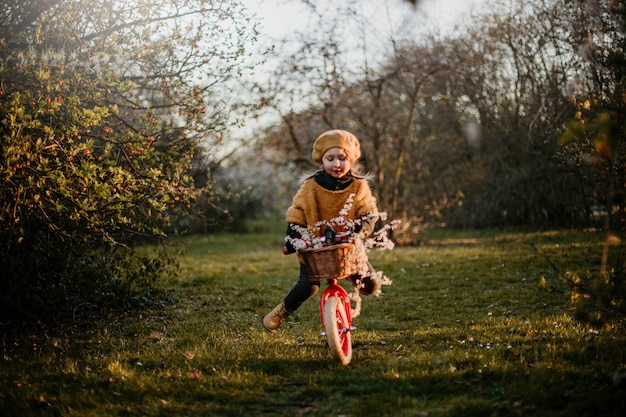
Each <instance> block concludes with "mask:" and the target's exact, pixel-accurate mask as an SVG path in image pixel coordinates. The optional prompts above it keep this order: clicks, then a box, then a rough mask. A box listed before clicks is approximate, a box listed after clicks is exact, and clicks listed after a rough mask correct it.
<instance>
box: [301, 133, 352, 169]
mask: <svg viewBox="0 0 626 417" xmlns="http://www.w3.org/2000/svg"><path fill="white" fill-rule="evenodd" d="M331 148H341V149H343V150H344V151H346V153H347V154H348V158H350V162H354V161H356V160H357V159H359V158H360V157H361V145H360V144H359V140H358V139H357V138H356V136H354V135H353V134H352V133H350V132H347V131H345V130H329V131H328V132H324V133H322V134H321V135H320V136H319V137H318V138H317V139H315V143H313V153H312V157H313V162H317V163H320V162H322V156H324V153H326V151H327V150H329V149H331Z"/></svg>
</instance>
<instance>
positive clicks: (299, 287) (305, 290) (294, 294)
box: [284, 264, 320, 312]
mask: <svg viewBox="0 0 626 417" xmlns="http://www.w3.org/2000/svg"><path fill="white" fill-rule="evenodd" d="M319 289H320V282H319V281H311V280H310V279H309V272H308V271H307V269H306V267H305V266H304V264H300V277H299V278H298V282H296V285H294V286H293V288H292V289H291V291H289V294H287V296H286V297H285V300H284V302H285V308H286V309H287V310H289V311H291V312H293V311H296V309H297V308H298V307H300V306H301V305H302V303H304V302H305V301H306V300H308V299H309V298H311V297H313V296H314V295H315V294H317V292H318V291H319Z"/></svg>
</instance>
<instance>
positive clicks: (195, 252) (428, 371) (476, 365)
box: [0, 231, 626, 416]
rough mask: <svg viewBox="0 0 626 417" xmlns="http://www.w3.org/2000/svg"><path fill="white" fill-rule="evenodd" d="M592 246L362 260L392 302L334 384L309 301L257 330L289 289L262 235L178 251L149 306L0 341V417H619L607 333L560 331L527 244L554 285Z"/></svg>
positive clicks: (512, 245)
mask: <svg viewBox="0 0 626 417" xmlns="http://www.w3.org/2000/svg"><path fill="white" fill-rule="evenodd" d="M602 239H603V236H601V235H599V234H595V233H592V232H585V233H582V232H543V233H540V232H533V233H522V232H493V231H481V232H479V233H478V232H473V233H472V232H463V233H456V234H455V233H450V232H445V233H440V234H439V235H434V234H432V235H430V236H425V238H424V245H423V246H415V247H399V248H396V249H395V250H393V251H391V252H389V251H388V252H376V251H374V252H372V253H371V256H370V258H371V260H372V263H373V264H374V265H375V266H376V267H378V268H379V269H382V270H383V271H384V272H385V274H386V275H387V276H389V278H391V279H392V280H393V285H391V286H388V287H384V293H383V295H382V296H381V297H379V298H376V297H366V298H364V299H363V305H362V311H361V315H360V316H359V317H358V318H357V319H356V320H355V324H356V326H357V330H356V331H355V333H354V334H353V344H354V355H353V361H352V363H351V364H350V365H349V366H348V367H342V366H341V365H339V364H338V363H335V362H334V361H333V360H332V358H331V356H330V354H329V351H328V348H327V346H326V343H325V340H324V338H323V337H322V336H321V335H320V332H321V324H320V318H319V309H318V300H319V297H315V299H313V300H309V302H307V303H306V304H305V305H303V306H302V308H301V309H300V310H298V312H297V313H296V314H295V315H294V316H292V317H291V318H290V319H289V320H288V321H287V322H286V323H285V324H284V325H283V326H282V327H281V329H280V330H279V331H278V332H277V333H276V334H273V335H271V334H268V333H267V332H266V331H265V330H264V329H263V327H262V325H261V318H262V317H263V315H264V314H265V313H266V312H267V311H269V310H270V309H271V308H272V307H274V305H276V304H277V303H278V302H279V301H280V300H281V299H282V297H283V296H284V295H285V293H286V291H287V290H288V289H289V288H290V287H291V286H292V285H293V283H294V282H295V280H296V278H297V265H296V260H295V257H293V256H283V255H282V253H281V251H280V247H281V243H282V236H281V235H280V233H273V232H268V233H264V234H256V235H211V236H197V237H191V238H185V239H182V240H181V246H179V247H178V249H177V250H180V251H181V267H182V270H181V273H180V274H179V275H177V276H171V277H169V278H168V280H167V281H166V282H163V283H162V285H163V288H164V290H165V293H166V301H165V302H164V303H162V305H160V306H157V307H151V308H147V309H145V310H143V311H130V312H127V313H126V314H124V315H119V316H114V317H108V318H106V319H103V318H98V319H97V320H95V321H93V322H87V323H85V322H81V323H79V326H78V327H66V328H65V329H66V332H64V333H54V334H52V332H51V333H50V334H48V333H47V332H44V333H43V334H33V335H31V336H30V337H29V335H24V337H22V338H19V337H14V338H13V339H11V336H10V335H9V337H8V338H7V337H5V340H4V342H3V346H4V350H3V360H2V364H1V366H0V383H1V385H0V415H7V416H9V415H10V416H15V415H50V416H52V415H63V416H72V415H80V416H110V415H131V416H132V415H137V416H179V415H188V416H198V415H216V416H240V415H285V416H293V415H311V416H339V415H345V416H385V415H388V416H486V415H489V416H491V415H495V416H510V415H520V416H572V415H575V416H584V415H589V416H595V415H604V416H621V415H623V414H624V411H626V405H625V400H624V398H625V397H626V396H625V395H624V394H626V391H625V387H626V380H625V381H624V382H622V383H616V382H615V381H616V379H615V377H616V376H618V377H619V376H620V375H621V376H622V377H623V378H626V374H624V372H625V370H624V367H625V364H626V358H625V353H624V352H625V349H624V342H625V341H626V336H625V335H624V327H623V324H622V323H613V324H611V325H607V326H604V327H601V328H594V327H591V326H590V325H588V324H585V323H581V322H578V321H576V320H575V319H573V318H572V316H571V314H569V312H568V310H567V309H568V305H569V300H568V298H567V294H565V293H561V292H552V293H548V292H546V291H544V290H542V289H541V288H540V287H539V285H538V284H539V279H540V277H542V276H543V277H545V278H546V280H547V281H549V282H550V283H551V284H552V285H554V286H556V287H558V286H559V281H558V279H557V275H556V272H555V271H554V269H553V268H552V267H551V266H550V265H549V264H548V263H547V262H546V261H545V259H544V258H543V257H542V256H538V254H537V252H536V251H535V249H534V248H533V247H531V245H530V244H529V243H532V244H533V245H535V247H536V248H538V249H540V250H541V251H543V252H544V253H545V254H546V255H548V256H550V257H551V258H552V260H553V262H554V264H555V265H556V266H557V267H558V268H563V269H564V270H565V269H567V268H571V267H576V268H594V267H597V265H598V262H599V257H600V254H601V250H602ZM145 250H150V249H149V248H146V249H145ZM342 284H343V285H346V282H342ZM346 287H347V286H346ZM94 317H98V316H94ZM16 344H17V345H16Z"/></svg>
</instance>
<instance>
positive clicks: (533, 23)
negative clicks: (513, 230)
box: [252, 0, 621, 242]
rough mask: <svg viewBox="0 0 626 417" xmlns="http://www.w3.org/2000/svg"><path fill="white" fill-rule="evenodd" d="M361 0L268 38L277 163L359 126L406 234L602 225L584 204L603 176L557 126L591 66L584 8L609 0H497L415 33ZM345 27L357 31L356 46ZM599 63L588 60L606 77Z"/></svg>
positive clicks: (571, 111) (615, 31) (298, 159)
mask: <svg viewBox="0 0 626 417" xmlns="http://www.w3.org/2000/svg"><path fill="white" fill-rule="evenodd" d="M361 3H362V2H359V1H354V2H347V3H344V4H342V5H340V6H337V9H336V10H335V11H334V14H333V13H327V12H328V11H327V10H324V13H322V12H321V11H320V10H318V9H317V8H316V7H315V6H314V5H311V8H312V15H311V16H312V19H316V18H317V19H319V22H318V23H319V24H317V25H316V28H318V29H319V30H316V31H314V32H313V33H303V34H302V37H301V40H300V41H299V42H297V43H295V42H289V43H285V45H284V46H283V49H281V48H276V51H277V55H278V57H277V58H276V61H273V62H271V64H272V68H271V69H270V71H271V76H270V77H268V79H267V80H265V79H262V81H260V82H258V83H256V84H255V85H254V87H253V88H252V91H254V92H255V93H256V94H257V95H258V97H259V100H258V101H259V102H261V103H264V104H265V105H266V107H267V108H268V109H269V110H271V112H273V113H272V114H274V115H275V116H276V119H277V123H276V124H275V125H273V126H271V127H270V128H268V129H266V131H265V132H264V134H263V135H261V136H260V137H261V138H262V139H261V143H262V146H263V147H267V146H268V145H269V146H272V148H273V149H275V150H276V152H277V155H276V160H277V161H278V162H277V163H284V162H285V161H288V162H291V163H292V164H294V165H296V166H299V167H301V169H303V170H310V169H311V168H313V167H312V166H311V164H310V156H309V153H310V147H311V143H312V141H313V140H314V139H315V137H317V136H318V135H319V134H320V133H321V132H323V131H324V130H327V129H330V128H336V127H341V128H345V129H348V130H351V131H353V132H354V133H355V134H356V135H357V136H358V137H359V138H360V140H361V143H362V148H363V158H362V163H363V165H364V168H365V171H366V172H368V173H370V174H371V175H372V180H373V182H374V184H373V188H374V190H375V193H376V194H377V198H378V199H379V204H380V205H381V207H383V209H385V210H388V211H389V213H390V216H391V217H392V218H400V219H402V220H403V225H404V229H403V230H398V231H397V237H398V238H401V239H402V240H403V241H406V242H410V241H415V240H416V239H419V237H418V234H419V232H420V231H422V230H424V229H427V228H430V227H433V226H440V225H452V226H458V227H489V226H504V225H527V226H533V227H555V226H556V227H569V226H572V225H574V226H579V225H581V224H584V225H588V226H597V225H598V223H597V216H596V214H597V213H596V212H595V211H594V210H592V208H593V207H595V206H596V205H597V204H598V199H597V190H598V189H600V188H601V187H603V186H604V184H605V183H604V182H603V181H602V179H601V178H600V177H598V176H597V175H589V174H590V173H589V171H584V170H581V169H580V167H579V166H577V165H576V164H572V163H571V160H570V159H568V158H565V157H564V156H563V154H562V152H561V151H562V149H561V148H560V147H559V144H558V137H559V136H560V134H561V132H562V130H563V126H564V125H565V124H567V123H568V122H569V120H571V119H572V118H573V117H574V116H575V114H576V111H577V108H576V106H575V104H574V103H573V102H572V100H571V98H572V94H576V91H577V90H576V89H577V88H578V84H577V80H579V79H580V77H581V76H583V74H582V73H583V72H586V68H587V66H586V64H585V56H584V50H585V49H584V48H582V47H581V42H583V40H581V39H579V38H577V37H572V36H570V35H571V30H572V28H573V27H575V28H576V30H580V31H581V33H587V31H590V30H593V28H594V27H595V26H594V25H595V24H596V23H594V22H593V21H588V20H584V19H583V20H580V19H578V17H579V16H581V15H585V14H586V13H587V10H588V9H589V10H591V11H594V10H596V8H599V9H598V10H600V9H601V10H602V11H605V13H603V14H602V15H603V16H604V15H607V14H610V13H613V12H609V11H608V9H607V8H608V7H609V6H610V5H609V3H610V4H613V2H585V4H579V3H577V2H575V1H569V0H560V1H557V2H554V1H544V0H534V1H531V2H528V1H524V2H501V1H498V0H494V1H491V2H490V7H489V10H485V11H483V12H482V13H481V14H477V15H475V16H472V19H471V20H470V21H468V24H467V25H466V26H463V27H462V28H459V29H458V30H456V31H453V32H450V33H446V34H444V35H441V34H433V35H424V34H423V33H421V35H420V36H416V35H415V33H414V32H404V31H403V29H404V28H410V27H411V26H410V24H406V25H404V26H403V27H402V28H393V30H392V31H391V35H389V38H387V39H384V38H382V37H381V35H380V33H379V32H376V31H375V29H372V28H371V27H369V26H368V25H367V23H361V22H366V20H365V19H364V17H363V14H362V12H361V11H360V10H361V6H362V4H361ZM596 3H597V4H596ZM368 5H370V4H369V3H368ZM370 6H371V7H372V8H374V7H376V6H374V5H373V3H372V4H371V5H370ZM379 7H381V8H382V7H383V6H380V5H379ZM610 7H614V6H610ZM597 13H600V12H597ZM348 17H349V18H348ZM418 17H419V16H418ZM410 18H411V16H407V20H410ZM415 20H419V19H418V18H417V17H416V18H415ZM470 22H471V23H470ZM417 26H419V22H418V24H417ZM601 27H602V28H603V29H605V30H608V31H610V32H611V35H609V36H617V37H619V36H621V35H620V33H621V32H620V29H619V28H617V27H616V26H610V25H604V26H601ZM349 33H362V34H363V36H362V37H359V38H357V39H358V40H357V41H356V49H357V51H360V52H361V53H360V54H355V53H354V49H355V44H354V42H355V41H354V37H350V36H348V34H349ZM342 39H348V40H352V43H349V41H344V42H342ZM606 42H607V44H610V43H611V42H609V41H608V40H606ZM294 44H295V46H294ZM381 45H383V46H384V47H381ZM359 48H360V49H359ZM376 48H379V49H376ZM372 50H373V51H374V53H372ZM379 50H380V52H381V53H379V54H376V52H377V51H379ZM281 52H282V53H283V54H284V55H280V53H281ZM361 57H362V58H361ZM607 69H608V68H605V67H599V66H595V67H594V68H593V70H592V71H591V72H590V74H594V73H597V76H601V77H609V78H610V77H611V75H610V71H607ZM585 77H586V76H585ZM590 87H593V86H590ZM594 91H595V90H594Z"/></svg>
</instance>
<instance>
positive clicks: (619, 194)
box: [560, 1, 626, 320]
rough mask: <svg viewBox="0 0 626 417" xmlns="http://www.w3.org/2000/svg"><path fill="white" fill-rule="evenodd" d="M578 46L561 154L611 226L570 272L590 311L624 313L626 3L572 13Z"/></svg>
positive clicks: (577, 296) (576, 297)
mask: <svg viewBox="0 0 626 417" xmlns="http://www.w3.org/2000/svg"><path fill="white" fill-rule="evenodd" d="M572 21H573V23H574V24H572V26H571V36H572V38H573V42H572V43H573V44H577V45H578V46H579V48H580V55H581V58H582V61H581V67H580V68H579V71H578V72H577V73H576V78H575V82H576V84H575V85H574V86H573V87H574V88H573V91H572V94H571V103H572V105H573V107H574V108H575V110H576V113H575V115H574V117H573V118H572V119H571V120H569V122H568V123H567V125H566V129H565V131H564V133H563V134H562V136H561V137H560V143H561V145H562V146H563V158H564V159H565V160H566V162H568V163H569V164H571V165H575V166H576V167H577V168H578V171H579V172H580V176H581V177H582V178H585V179H586V180H588V181H589V182H591V183H592V184H593V185H594V187H593V188H592V189H591V190H590V191H591V192H592V193H593V194H592V198H593V200H594V202H595V206H594V207H593V209H594V210H596V211H597V212H599V213H601V216H602V218H603V223H602V228H603V230H604V231H605V233H606V237H605V240H604V244H603V252H602V258H601V261H600V264H599V266H598V267H597V268H594V269H591V270H582V271H581V270H577V269H571V270H569V271H568V272H567V273H566V275H565V276H564V280H565V282H566V283H567V284H568V288H570V289H571V290H572V304H573V305H574V306H575V307H576V308H577V310H578V311H579V313H580V314H581V315H584V316H588V315H589V311H588V308H587V307H588V305H593V306H594V307H599V309H600V311H599V312H598V313H595V314H592V315H591V317H589V318H591V319H595V320H608V319H610V318H612V317H614V316H616V315H617V316H618V317H624V316H626V257H625V255H626V252H625V249H626V3H624V2H623V1H610V2H597V3H591V4H587V5H586V7H581V8H580V9H578V13H576V14H574V15H573V16H572Z"/></svg>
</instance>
